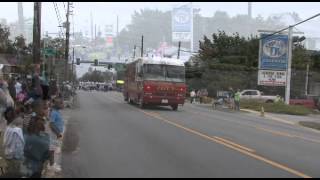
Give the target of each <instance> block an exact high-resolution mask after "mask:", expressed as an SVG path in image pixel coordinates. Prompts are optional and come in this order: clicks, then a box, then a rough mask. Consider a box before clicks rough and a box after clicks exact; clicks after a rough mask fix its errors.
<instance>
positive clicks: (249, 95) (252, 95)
mask: <svg viewBox="0 0 320 180" xmlns="http://www.w3.org/2000/svg"><path fill="white" fill-rule="evenodd" d="M240 98H241V99H245V100H257V101H260V102H266V103H273V102H275V101H276V99H277V96H265V95H263V92H261V91H259V90H254V89H245V90H243V91H241V92H240Z"/></svg>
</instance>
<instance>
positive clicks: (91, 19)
mask: <svg viewBox="0 0 320 180" xmlns="http://www.w3.org/2000/svg"><path fill="white" fill-rule="evenodd" d="M90 22H91V41H92V40H93V18H92V12H91V13H90Z"/></svg>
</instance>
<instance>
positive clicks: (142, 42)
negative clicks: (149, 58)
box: [141, 36, 143, 58]
mask: <svg viewBox="0 0 320 180" xmlns="http://www.w3.org/2000/svg"><path fill="white" fill-rule="evenodd" d="M141 57H142V58H143V36H142V38H141Z"/></svg>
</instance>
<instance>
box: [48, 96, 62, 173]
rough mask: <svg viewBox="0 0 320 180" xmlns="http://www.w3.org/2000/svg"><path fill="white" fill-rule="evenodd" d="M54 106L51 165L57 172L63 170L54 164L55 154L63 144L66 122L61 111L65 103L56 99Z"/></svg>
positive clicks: (51, 122)
mask: <svg viewBox="0 0 320 180" xmlns="http://www.w3.org/2000/svg"><path fill="white" fill-rule="evenodd" d="M52 103H53V106H52V111H51V113H50V119H49V121H50V128H51V132H53V133H51V135H50V141H51V142H50V165H53V167H54V169H55V170H57V171H60V170H61V167H60V166H59V165H57V164H55V163H54V157H55V153H57V149H58V148H59V147H60V145H61V144H62V141H61V140H62V134H63V131H64V120H63V118H62V115H61V112H60V110H61V109H63V107H64V105H63V101H62V99H60V98H55V99H53V100H52Z"/></svg>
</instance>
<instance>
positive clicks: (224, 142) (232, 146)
mask: <svg viewBox="0 0 320 180" xmlns="http://www.w3.org/2000/svg"><path fill="white" fill-rule="evenodd" d="M108 99H111V100H112V101H114V102H119V101H118V100H116V99H114V98H112V97H109V98H108ZM129 107H132V106H129ZM132 108H134V107H132ZM134 109H136V108H134ZM138 110H139V111H140V112H142V113H144V114H146V115H148V116H151V117H153V118H156V119H159V120H162V121H164V122H166V123H168V124H171V125H173V126H175V127H177V128H180V129H183V130H185V131H187V132H189V133H192V134H195V135H198V136H200V137H202V138H204V139H207V140H210V141H212V142H216V143H218V144H221V145H223V146H225V147H228V148H230V149H233V150H235V151H238V152H240V153H242V154H245V155H247V156H250V157H252V158H254V159H257V160H260V161H262V162H265V163H267V164H269V165H271V166H274V167H277V168H279V169H282V170H284V171H287V172H289V173H292V174H294V175H297V176H299V177H302V178H311V177H310V176H308V175H306V174H304V173H301V172H299V171H297V170H294V169H291V168H289V167H287V166H285V165H282V164H280V163H277V162H274V161H272V160H269V159H266V158H264V157H262V156H259V155H257V154H255V153H254V152H255V151H254V150H252V149H250V148H246V147H244V146H241V145H239V144H237V143H234V142H231V141H229V140H226V139H223V138H221V137H217V136H214V137H210V136H208V135H205V134H203V133H201V132H198V131H196V130H193V129H190V128H187V127H185V126H182V125H180V124H177V123H174V122H172V121H170V120H168V119H165V118H163V117H161V115H160V114H159V113H157V112H152V111H151V112H147V111H144V110H141V109H138ZM199 114H201V113H199ZM249 126H251V125H249ZM256 128H257V129H261V130H264V131H266V132H269V133H273V134H276V135H282V136H287V137H299V136H294V135H290V134H287V133H282V132H277V131H273V130H268V129H264V128H259V127H256ZM299 138H301V139H305V140H310V141H313V142H318V141H316V140H312V139H308V138H303V137H299Z"/></svg>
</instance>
